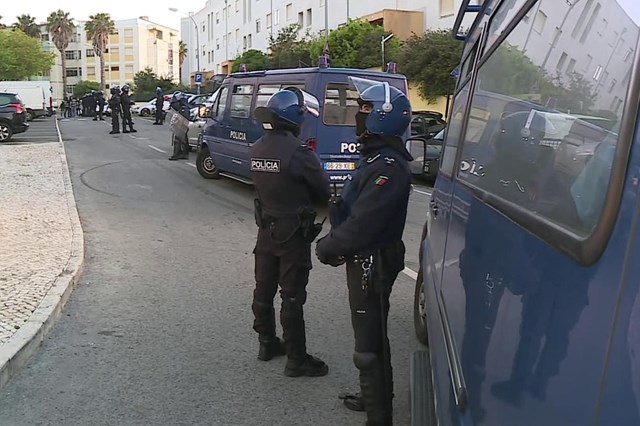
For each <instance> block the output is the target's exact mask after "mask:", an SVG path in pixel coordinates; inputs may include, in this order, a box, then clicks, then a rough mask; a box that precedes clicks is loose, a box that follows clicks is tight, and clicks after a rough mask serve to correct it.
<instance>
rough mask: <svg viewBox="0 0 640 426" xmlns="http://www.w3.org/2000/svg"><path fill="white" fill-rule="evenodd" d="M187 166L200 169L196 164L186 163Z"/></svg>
mask: <svg viewBox="0 0 640 426" xmlns="http://www.w3.org/2000/svg"><path fill="white" fill-rule="evenodd" d="M185 164H187V165H189V166H191V167H195V168H196V169H197V168H198V166H196V165H195V164H193V163H185Z"/></svg>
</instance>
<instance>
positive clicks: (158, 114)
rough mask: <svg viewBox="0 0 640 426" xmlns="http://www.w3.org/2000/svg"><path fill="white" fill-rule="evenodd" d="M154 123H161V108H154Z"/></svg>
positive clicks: (162, 115)
mask: <svg viewBox="0 0 640 426" xmlns="http://www.w3.org/2000/svg"><path fill="white" fill-rule="evenodd" d="M155 122H156V123H160V124H162V123H163V122H164V111H163V110H162V108H160V109H158V108H156V121H155Z"/></svg>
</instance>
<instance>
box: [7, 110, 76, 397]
mask: <svg viewBox="0 0 640 426" xmlns="http://www.w3.org/2000/svg"><path fill="white" fill-rule="evenodd" d="M53 119H54V118H51V120H53ZM0 247H1V250H0V388H2V387H3V386H4V385H5V384H6V383H8V381H9V380H10V378H11V377H12V376H13V375H14V374H15V373H16V372H17V371H18V369H19V368H21V367H22V366H23V365H24V364H25V363H26V362H27V361H28V359H29V357H30V356H31V355H32V354H33V353H34V352H35V351H37V349H38V346H39V345H40V343H41V342H42V340H43V339H44V337H45V335H46V334H47V333H48V332H49V331H50V330H51V328H52V327H53V325H54V323H55V321H56V320H57V319H58V318H59V317H60V313H61V310H62V306H63V305H64V303H65V302H66V300H67V299H68V297H69V295H70V293H71V290H72V289H73V284H74V282H75V276H76V274H77V273H78V272H79V271H80V267H81V265H82V257H83V243H82V228H81V226H80V221H79V218H78V213H77V210H76V205H75V201H74V197H73V192H72V189H71V182H70V179H69V172H68V166H67V162H66V157H65V154H64V147H63V145H62V142H61V140H58V141H55V140H52V141H51V142H50V143H39V144H25V145H10V144H5V145H0Z"/></svg>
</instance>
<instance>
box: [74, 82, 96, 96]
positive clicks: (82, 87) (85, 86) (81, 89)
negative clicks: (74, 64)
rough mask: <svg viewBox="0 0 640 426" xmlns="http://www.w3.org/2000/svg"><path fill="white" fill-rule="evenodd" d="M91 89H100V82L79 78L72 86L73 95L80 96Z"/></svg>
mask: <svg viewBox="0 0 640 426" xmlns="http://www.w3.org/2000/svg"><path fill="white" fill-rule="evenodd" d="M92 90H96V91H97V90H100V83H98V82H97V81H88V80H80V81H79V82H78V83H77V84H76V86H75V87H74V88H73V96H74V97H76V98H81V97H82V96H84V95H85V94H87V93H88V92H91V91H92Z"/></svg>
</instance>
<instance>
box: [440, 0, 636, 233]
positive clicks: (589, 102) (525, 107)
mask: <svg viewBox="0 0 640 426" xmlns="http://www.w3.org/2000/svg"><path fill="white" fill-rule="evenodd" d="M511 3H512V4H519V2H513V1H512V2H511ZM551 3H552V0H548V1H543V2H542V4H543V5H544V4H551ZM553 4H555V3H553ZM529 26H530V24H527V23H526V22H522V23H520V24H519V25H518V26H517V27H516V28H515V29H514V31H513V33H512V34H510V35H508V36H507V37H506V39H504V40H503V41H502V42H501V43H500V44H499V45H497V46H496V49H494V50H492V51H490V53H488V54H487V56H486V57H485V58H483V59H482V61H481V66H480V68H479V71H478V79H477V81H478V84H477V86H476V87H475V88H474V93H473V99H472V104H471V109H470V115H469V124H468V127H467V129H466V132H465V134H464V135H463V138H462V141H463V144H464V145H463V147H462V155H461V163H460V166H459V167H458V178H459V179H461V180H462V181H464V182H466V183H468V184H470V185H472V186H474V187H476V188H478V189H480V190H482V191H484V192H487V193H489V194H492V195H494V196H495V197H498V199H499V200H504V201H506V202H508V203H510V204H511V205H514V206H516V208H519V211H522V212H523V214H526V215H527V216H529V215H533V216H534V217H537V218H540V219H544V220H545V221H550V222H552V223H554V224H555V225H556V226H560V227H562V228H565V229H566V230H568V231H569V232H571V233H573V234H575V235H579V236H580V237H587V236H589V234H590V233H591V231H592V230H593V228H594V227H595V226H596V225H597V223H598V221H599V217H600V214H601V212H602V210H603V207H604V196H605V194H606V193H607V188H608V186H609V180H610V175H611V170H612V167H613V164H612V161H613V157H614V156H613V154H612V150H613V149H615V146H616V144H617V139H618V134H617V133H614V132H612V131H611V130H609V129H610V128H612V125H611V122H612V121H613V122H619V120H620V118H621V117H620V115H621V113H622V111H611V110H608V108H607V106H606V105H605V104H603V103H602V102H599V99H598V97H596V96H595V95H594V91H593V89H592V88H591V86H590V85H589V84H587V83H585V84H581V81H582V80H581V79H582V77H581V76H580V75H577V74H576V73H573V72H563V71H560V73H559V74H558V75H557V76H556V77H554V78H551V77H549V76H548V75H547V74H546V72H545V71H544V65H545V64H544V63H543V62H542V60H543V59H542V57H538V56H534V55H531V56H529V55H528V52H525V51H523V50H522V47H521V43H519V38H518V37H520V34H521V31H528V28H529ZM548 27H549V28H545V30H544V31H546V32H549V34H548V37H549V38H550V39H551V38H553V36H554V34H555V31H556V28H555V27H553V26H548ZM543 56H544V55H543ZM567 87H568V88H567ZM620 93H621V95H622V93H624V94H626V93H627V91H626V90H624V91H623V92H620ZM622 96H624V95H622ZM592 111H596V112H597V113H594V112H592ZM578 114H583V115H578ZM594 116H595V119H594ZM600 116H604V117H606V119H605V118H602V117H600ZM581 117H585V118H586V117H588V118H589V122H588V121H586V120H583V119H581ZM599 117H600V118H602V119H601V120H598V118H599ZM595 123H597V125H596V124H595ZM602 123H606V125H603V124H602ZM450 132H451V129H450ZM445 155H446V150H445ZM500 205H501V202H499V203H498V204H496V207H499V206H500ZM504 207H505V210H504V211H505V212H506V211H507V205H506V204H505V205H504ZM499 208H500V207H499ZM510 211H512V212H513V211H515V210H510ZM524 212H526V213H524ZM514 219H516V217H514Z"/></svg>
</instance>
